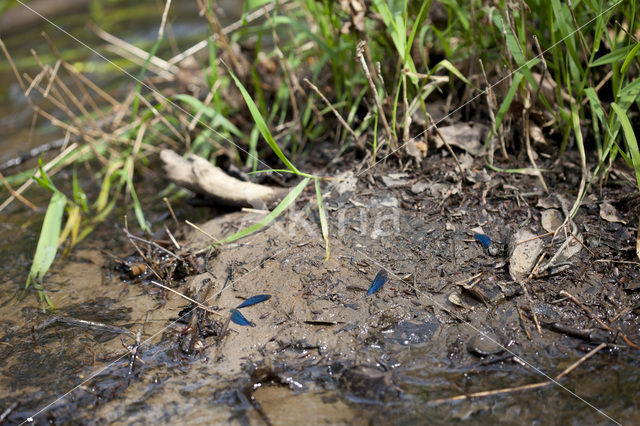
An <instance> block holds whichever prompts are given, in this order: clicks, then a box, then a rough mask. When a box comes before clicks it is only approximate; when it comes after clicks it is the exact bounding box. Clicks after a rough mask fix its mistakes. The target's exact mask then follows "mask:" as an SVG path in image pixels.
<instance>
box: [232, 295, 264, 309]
mask: <svg viewBox="0 0 640 426" xmlns="http://www.w3.org/2000/svg"><path fill="white" fill-rule="evenodd" d="M270 298H271V296H270V295H268V294H256V295H255V296H251V297H250V298H248V299H247V300H245V301H244V302H242V303H241V304H239V305H238V306H237V307H236V309H240V308H246V307H247V306H253V305H257V304H258V303H262V302H264V301H265V300H269V299H270Z"/></svg>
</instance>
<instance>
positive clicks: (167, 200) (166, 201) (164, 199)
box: [162, 197, 180, 225]
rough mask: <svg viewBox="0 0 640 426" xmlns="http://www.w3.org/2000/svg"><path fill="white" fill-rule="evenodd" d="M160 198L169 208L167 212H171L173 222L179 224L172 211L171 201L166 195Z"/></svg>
mask: <svg viewBox="0 0 640 426" xmlns="http://www.w3.org/2000/svg"><path fill="white" fill-rule="evenodd" d="M162 200H163V201H164V203H165V204H166V205H167V208H168V209H169V213H171V217H172V218H173V221H174V222H175V224H176V225H180V222H178V218H177V217H176V214H175V213H174V212H173V208H171V203H170V202H169V199H168V198H167V197H163V198H162Z"/></svg>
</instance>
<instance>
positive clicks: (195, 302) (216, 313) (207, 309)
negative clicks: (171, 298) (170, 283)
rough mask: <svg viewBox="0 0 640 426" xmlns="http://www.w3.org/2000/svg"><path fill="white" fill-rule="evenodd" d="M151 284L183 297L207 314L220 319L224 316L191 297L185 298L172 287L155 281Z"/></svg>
mask: <svg viewBox="0 0 640 426" xmlns="http://www.w3.org/2000/svg"><path fill="white" fill-rule="evenodd" d="M151 283H152V284H154V285H157V286H158V287H160V288H163V289H165V290H168V291H170V292H172V293H174V294H177V295H178V296H180V297H182V298H183V299H187V300H188V301H189V302H191V303H193V304H195V305H196V306H197V307H198V308H200V309H202V310H204V311H207V312H209V313H211V314H214V315H218V316H219V317H222V316H224V315H222V314H221V313H219V312H216V311H214V310H213V309H211V308H209V307H208V306H206V305H203V304H202V303H200V302H198V301H196V300H194V299H192V298H190V297H189V296H185V295H184V294H182V293H180V292H179V291H175V290H174V289H172V288H170V287H167V286H166V285H163V284H160V283H158V282H155V281H153V280H151Z"/></svg>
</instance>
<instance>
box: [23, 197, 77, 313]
mask: <svg viewBox="0 0 640 426" xmlns="http://www.w3.org/2000/svg"><path fill="white" fill-rule="evenodd" d="M66 204H67V197H65V196H64V194H63V193H61V192H60V191H55V192H54V193H53V196H52V197H51V201H50V202H49V207H47V213H46V214H45V216H44V222H43V223H42V229H41V231H40V238H39V239H38V246H37V247H36V254H35V256H34V257H33V264H32V265H31V270H30V271H29V276H28V277H27V283H26V285H25V289H27V288H29V285H30V284H31V283H33V284H34V286H35V287H36V288H37V289H38V295H39V296H40V301H42V302H45V301H46V303H47V304H48V305H49V306H51V307H53V304H52V303H51V300H49V297H48V296H47V295H46V293H45V292H44V289H43V288H42V279H43V278H44V275H45V274H46V273H47V271H48V270H49V268H50V267H51V264H52V263H53V260H54V259H55V258H56V253H57V251H58V238H59V237H60V228H61V226H62V215H63V213H64V207H65V205H66Z"/></svg>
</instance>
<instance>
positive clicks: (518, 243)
mask: <svg viewBox="0 0 640 426" xmlns="http://www.w3.org/2000/svg"><path fill="white" fill-rule="evenodd" d="M553 234H554V233H553V232H547V233H546V234H542V235H536V236H535V237H531V238H527V239H526V240H522V241H518V242H517V243H516V245H520V244H524V243H528V242H529V241H533V240H537V239H538V238H544V237H548V236H549V235H553Z"/></svg>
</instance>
